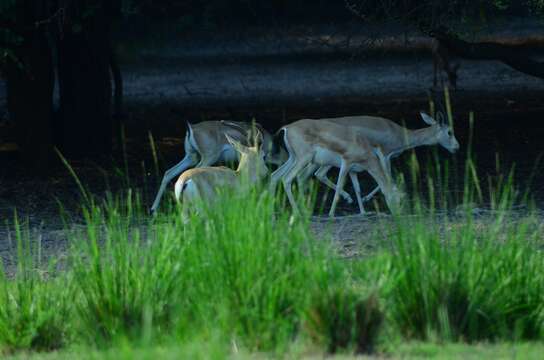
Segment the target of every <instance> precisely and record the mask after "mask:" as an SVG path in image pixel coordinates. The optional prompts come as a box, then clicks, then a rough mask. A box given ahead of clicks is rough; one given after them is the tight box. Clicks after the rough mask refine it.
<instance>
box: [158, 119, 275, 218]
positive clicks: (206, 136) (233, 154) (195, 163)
mask: <svg viewBox="0 0 544 360" xmlns="http://www.w3.org/2000/svg"><path fill="white" fill-rule="evenodd" d="M255 127H256V128H257V129H258V131H259V132H260V133H261V134H262V138H263V147H264V149H265V152H266V161H267V162H268V163H271V164H276V165H278V166H279V165H280V164H281V163H283V159H282V158H285V157H286V154H284V153H282V151H283V150H282V149H278V150H279V152H278V153H275V152H274V150H275V149H273V141H272V136H271V135H270V134H269V133H268V132H267V131H265V130H264V129H262V127H261V126H260V125H258V124H255ZM251 128H252V124H251V123H243V122H234V121H203V122H201V123H198V124H194V125H191V124H189V123H187V133H186V135H185V142H184V147H185V157H184V158H183V159H182V160H181V161H180V162H179V163H177V164H176V165H174V166H173V167H172V168H170V169H168V170H166V172H165V173H164V176H163V178H162V181H161V185H160V188H159V191H158V192H157V196H156V197H155V201H154V202H153V206H152V207H151V212H155V211H156V210H157V208H158V207H159V204H160V201H161V198H162V195H163V193H164V191H165V190H166V187H167V186H168V184H169V183H170V181H172V180H173V179H174V178H175V177H176V176H178V175H179V174H181V173H182V172H184V171H185V170H187V169H189V168H191V167H206V166H212V165H214V164H216V163H219V162H222V163H234V162H236V161H238V152H237V151H236V150H235V149H234V148H233V146H232V144H231V143H230V142H228V141H227V138H226V137H225V135H228V136H230V138H231V139H234V140H236V141H238V142H242V143H245V142H246V141H247V140H246V139H247V137H248V134H249V133H251Z"/></svg>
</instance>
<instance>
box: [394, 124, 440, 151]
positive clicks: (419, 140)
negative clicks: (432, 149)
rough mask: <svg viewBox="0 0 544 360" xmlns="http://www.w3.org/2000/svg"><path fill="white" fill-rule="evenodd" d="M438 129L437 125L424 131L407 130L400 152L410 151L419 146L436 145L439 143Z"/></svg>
mask: <svg viewBox="0 0 544 360" xmlns="http://www.w3.org/2000/svg"><path fill="white" fill-rule="evenodd" d="M437 131H438V127H437V126H436V125H431V126H428V127H426V128H423V129H417V130H409V129H406V131H405V133H404V141H403V147H402V149H398V150H402V151H404V150H409V149H413V148H415V147H417V146H422V145H434V144H436V143H437V137H436V133H437Z"/></svg>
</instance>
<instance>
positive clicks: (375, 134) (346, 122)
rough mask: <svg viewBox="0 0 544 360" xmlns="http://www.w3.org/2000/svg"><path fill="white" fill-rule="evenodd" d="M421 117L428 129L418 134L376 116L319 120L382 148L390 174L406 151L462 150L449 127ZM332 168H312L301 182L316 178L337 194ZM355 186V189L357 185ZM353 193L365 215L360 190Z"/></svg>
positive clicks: (372, 194)
mask: <svg viewBox="0 0 544 360" xmlns="http://www.w3.org/2000/svg"><path fill="white" fill-rule="evenodd" d="M420 115H421V118H422V119H423V121H424V122H425V123H426V124H427V125H429V126H428V127H425V128H422V129H417V130H410V129H407V128H405V127H402V126H400V125H398V124H396V123H395V122H393V121H391V120H389V119H385V118H381V117H375V116H346V117H339V118H328V119H320V120H319V121H327V122H334V123H336V124H338V125H342V126H345V127H347V128H350V129H357V131H360V132H361V133H362V134H363V135H364V136H365V137H366V138H367V139H368V140H369V141H370V143H371V144H372V145H373V146H375V147H379V148H380V149H381V150H382V152H383V154H384V155H385V157H386V168H387V171H388V172H389V173H391V159H393V158H396V157H397V156H399V155H400V154H401V153H403V152H404V151H406V150H409V149H412V148H415V147H418V146H423V145H436V144H439V145H441V146H442V147H444V148H445V149H446V150H448V151H449V152H451V153H454V152H456V151H457V150H458V149H459V142H457V139H456V138H455V135H454V134H453V130H452V128H451V126H450V125H449V124H447V123H445V122H444V121H436V120H435V119H434V118H433V117H431V116H429V115H427V114H426V113H424V112H421V113H420ZM331 167H332V166H331V165H328V166H321V167H319V165H318V164H311V165H309V166H308V167H307V169H306V170H305V171H304V173H303V174H302V175H301V176H300V178H299V180H300V182H301V183H303V182H304V181H306V180H307V179H308V177H310V176H311V175H312V174H315V176H316V177H317V178H318V179H319V180H320V181H321V182H323V183H324V184H325V185H327V186H329V187H331V188H333V189H335V190H336V186H335V185H334V184H333V183H331V182H330V181H329V179H328V178H327V176H326V175H327V172H328V171H329V170H330V169H331ZM318 168H319V170H318ZM316 170H317V171H316ZM353 185H354V187H355V184H353ZM379 188H380V187H379V186H378V187H376V188H375V189H374V190H373V191H372V192H371V193H370V194H368V195H367V196H366V197H365V199H364V200H369V199H370V198H372V196H374V194H376V193H377V192H378V190H379ZM354 190H355V194H356V196H357V202H358V204H359V208H360V211H361V213H363V212H364V209H363V207H362V203H363V199H361V198H360V191H358V190H357V189H354ZM340 195H341V196H342V197H344V198H346V199H351V197H350V196H349V194H348V193H347V192H345V191H341V193H340Z"/></svg>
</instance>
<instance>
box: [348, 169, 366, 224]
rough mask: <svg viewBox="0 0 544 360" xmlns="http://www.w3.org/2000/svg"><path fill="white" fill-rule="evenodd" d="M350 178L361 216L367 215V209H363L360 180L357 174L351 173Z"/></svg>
mask: <svg viewBox="0 0 544 360" xmlns="http://www.w3.org/2000/svg"><path fill="white" fill-rule="evenodd" d="M349 177H350V178H351V185H353V189H354V190H355V196H356V197H357V204H358V205H359V212H360V213H361V215H363V214H364V213H365V208H364V207H363V200H362V199H361V186H360V185H359V179H358V178H357V173H356V172H354V171H350V173H349Z"/></svg>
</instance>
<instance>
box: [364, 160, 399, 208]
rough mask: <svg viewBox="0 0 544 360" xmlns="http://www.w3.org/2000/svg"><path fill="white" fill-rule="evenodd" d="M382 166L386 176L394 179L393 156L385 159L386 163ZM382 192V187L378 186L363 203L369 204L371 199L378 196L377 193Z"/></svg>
mask: <svg viewBox="0 0 544 360" xmlns="http://www.w3.org/2000/svg"><path fill="white" fill-rule="evenodd" d="M382 164H383V166H384V170H385V172H386V176H389V177H390V178H393V176H392V175H391V156H387V157H386V158H385V161H382ZM378 191H380V186H376V187H375V188H374V190H372V191H371V192H370V193H369V194H368V195H366V196H365V197H364V198H363V202H367V201H369V200H370V199H372V198H373V197H374V195H376V193H377V192H378Z"/></svg>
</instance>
